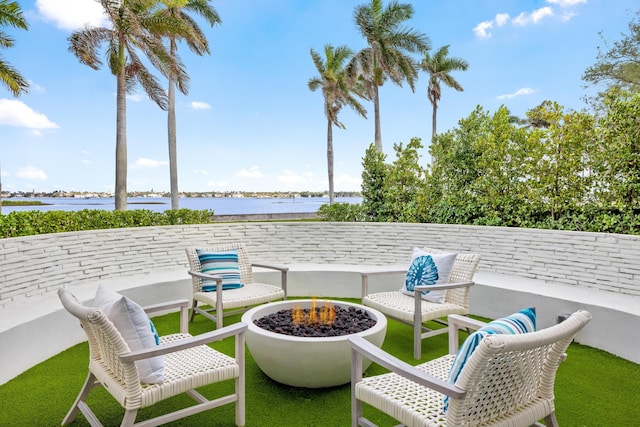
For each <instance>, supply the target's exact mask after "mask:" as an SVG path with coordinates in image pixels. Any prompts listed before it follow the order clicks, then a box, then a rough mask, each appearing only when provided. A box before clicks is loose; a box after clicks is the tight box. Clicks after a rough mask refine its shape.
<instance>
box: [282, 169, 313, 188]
mask: <svg viewBox="0 0 640 427" xmlns="http://www.w3.org/2000/svg"><path fill="white" fill-rule="evenodd" d="M282 173H283V175H279V176H276V180H277V181H279V182H282V183H283V184H286V185H288V186H292V185H294V184H301V183H309V182H311V180H312V179H313V174H312V173H311V172H307V173H304V174H298V173H295V172H293V171H290V170H284V171H282Z"/></svg>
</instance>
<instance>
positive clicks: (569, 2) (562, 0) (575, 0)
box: [547, 0, 587, 7]
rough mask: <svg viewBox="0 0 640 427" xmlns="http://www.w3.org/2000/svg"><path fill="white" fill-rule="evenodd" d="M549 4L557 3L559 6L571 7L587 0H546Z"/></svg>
mask: <svg viewBox="0 0 640 427" xmlns="http://www.w3.org/2000/svg"><path fill="white" fill-rule="evenodd" d="M547 3H549V4H557V5H558V6H560V7H572V6H575V5H577V4H586V3H587V0H547Z"/></svg>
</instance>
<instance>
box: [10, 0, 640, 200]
mask: <svg viewBox="0 0 640 427" xmlns="http://www.w3.org/2000/svg"><path fill="white" fill-rule="evenodd" d="M366 1H367V0H214V1H212V2H211V4H212V5H213V6H214V7H215V8H216V10H217V11H218V13H219V14H220V16H221V18H222V21H223V22H222V25H220V26H217V27H215V28H206V30H205V31H206V33H207V35H208V39H209V42H210V45H211V50H212V54H211V55H210V56H204V57H199V56H196V55H194V54H192V53H191V52H190V51H189V50H188V49H187V48H186V47H184V46H183V47H182V49H181V50H180V52H181V55H182V59H183V61H184V62H185V64H186V66H187V70H188V72H189V74H190V76H191V85H190V92H189V94H188V95H186V96H184V95H181V94H179V95H178V98H177V102H176V114H177V123H178V171H179V188H180V190H182V191H202V192H209V191H304V190H310V191H325V190H327V189H328V184H327V182H328V179H327V160H326V118H325V117H324V113H323V99H322V95H321V92H318V91H317V92H311V91H310V90H309V89H308V87H307V82H308V80H309V78H310V77H313V76H315V75H316V70H315V67H314V65H313V63H312V61H311V57H310V55H309V49H310V48H314V49H315V50H316V51H319V52H322V51H323V47H324V45H325V44H327V43H330V44H333V45H334V46H338V45H347V46H349V47H350V48H351V49H352V50H354V51H357V50H360V49H362V48H363V47H365V41H364V39H363V38H362V37H361V35H360V33H359V31H358V30H357V28H356V27H355V24H354V22H353V11H354V9H355V8H356V6H358V5H360V4H363V3H366ZM405 2H407V1H406V0H405ZM408 2H409V3H412V4H413V6H414V9H415V14H414V17H413V19H412V20H411V21H409V25H410V26H412V27H414V28H415V29H417V30H419V31H422V32H423V33H425V34H426V35H427V36H428V37H429V38H430V40H431V44H432V48H433V49H432V51H435V50H436V49H437V48H439V47H440V46H442V45H446V44H449V45H450V50H449V52H450V55H452V56H457V57H461V58H463V59H465V60H467V61H468V62H469V69H468V70H467V71H466V72H457V73H456V74H455V77H456V78H457V79H458V81H459V82H460V84H461V85H462V86H463V88H464V91H463V92H456V91H454V90H453V89H449V88H444V89H443V95H442V100H441V102H440V104H439V110H438V131H440V132H443V131H446V130H448V129H451V128H453V127H455V126H456V124H457V122H458V120H460V119H461V118H464V117H467V116H468V115H469V114H470V113H471V111H473V109H474V108H475V107H476V106H477V105H481V106H482V107H484V108H485V109H487V110H488V111H491V112H493V111H495V110H496V109H497V108H498V107H500V106H501V105H506V106H507V107H508V108H509V109H510V110H511V112H512V113H513V114H516V115H519V116H524V114H525V112H526V111H527V110H529V109H531V108H533V107H535V106H537V105H539V104H540V103H541V102H542V101H544V100H553V101H557V102H558V103H560V104H561V105H563V106H564V107H565V108H567V109H574V110H580V109H582V108H584V107H585V104H584V103H583V101H582V98H583V97H584V95H586V94H588V93H590V92H588V91H587V90H585V89H584V88H583V87H582V86H583V82H582V80H581V76H582V74H583V73H584V71H585V69H586V68H587V67H588V66H590V65H592V64H594V62H595V61H596V54H597V47H598V46H602V45H603V42H602V39H601V38H600V36H599V35H598V33H599V32H602V33H603V34H604V36H605V38H606V39H607V40H609V41H615V40H619V39H620V38H621V33H625V32H627V28H628V27H627V24H628V23H629V21H631V19H632V18H633V17H634V14H635V12H636V11H637V10H638V9H640V8H638V6H639V5H638V3H637V0H546V1H545V0H521V1H520V0H519V1H514V0H511V1H507V0H428V1H427V0H422V1H417V0H415V1H408ZM19 3H20V5H21V7H22V10H23V12H24V14H25V17H26V18H27V20H28V22H29V25H30V28H29V31H27V32H25V31H14V30H12V29H9V32H10V34H12V36H13V38H14V39H15V40H16V46H15V47H13V48H10V49H3V50H2V51H0V54H1V55H2V56H3V58H4V59H5V60H6V61H8V62H10V63H11V64H12V65H13V66H15V67H16V68H17V69H18V70H19V71H20V72H21V73H22V75H23V76H24V77H25V78H26V79H27V80H28V81H29V82H30V84H31V90H30V92H29V93H28V94H27V95H23V96H21V97H19V98H14V97H12V96H11V94H10V93H9V92H8V91H7V90H6V88H4V87H0V167H1V169H2V172H1V173H2V188H3V190H5V191H30V190H32V189H35V190H36V191H53V190H66V191H113V188H114V179H115V178H114V171H115V166H114V160H115V107H116V106H115V102H116V97H115V83H116V82H115V78H114V77H113V76H112V75H111V74H110V73H109V71H108V70H107V69H106V68H104V67H103V68H101V69H100V70H98V71H94V70H92V69H90V68H89V67H87V66H85V65H82V64H80V62H79V61H78V60H77V59H76V58H75V56H73V54H72V53H70V52H69V51H68V40H67V38H68V36H69V35H70V34H71V33H72V32H73V31H74V30H75V29H77V28H79V27H81V26H82V25H83V23H85V22H90V23H92V24H94V25H100V24H101V19H102V17H101V13H100V8H99V3H97V2H94V1H93V0H36V1H26V0H19ZM385 4H386V2H385ZM5 30H7V29H5ZM156 75H158V76H159V77H161V76H160V75H159V74H156ZM426 86H427V77H426V75H425V74H424V73H423V74H422V75H421V77H420V79H419V81H418V83H417V86H416V91H415V93H414V92H412V91H411V90H410V88H409V87H408V86H407V85H404V87H398V86H394V85H393V84H392V83H390V82H388V83H386V84H385V85H384V86H383V88H382V90H381V93H380V99H381V101H380V102H381V129H382V141H383V148H384V152H385V153H386V154H387V155H388V160H389V161H391V160H392V159H393V158H394V154H393V144H394V143H398V142H403V143H405V144H406V143H407V142H408V141H409V140H410V139H411V138H412V137H419V138H422V141H423V144H424V145H425V149H424V150H423V152H422V153H421V154H422V156H423V157H422V160H423V162H424V164H425V165H426V164H428V162H429V157H428V152H427V148H426V146H428V143H429V140H430V136H431V106H430V104H429V101H428V99H427V96H426ZM591 91H592V90H591ZM364 106H365V108H366V109H367V111H368V113H369V118H368V119H367V120H365V119H362V118H360V117H359V116H357V115H356V114H355V113H353V112H352V111H351V110H349V109H343V111H342V113H341V116H340V117H341V120H342V122H343V123H344V124H345V125H346V127H347V129H346V130H340V129H334V133H333V135H334V136H333V141H334V150H335V157H334V158H335V172H334V179H335V189H336V190H337V191H348V190H359V189H360V184H361V179H360V176H361V172H362V165H361V162H362V157H363V155H364V153H365V150H366V148H367V147H368V146H369V144H371V143H372V142H373V136H374V122H373V105H372V104H371V103H368V102H365V103H364ZM127 139H128V165H129V166H128V190H129V191H147V190H154V191H167V190H168V189H169V167H168V150H167V136H166V112H164V111H162V110H160V109H159V108H158V107H157V106H156V105H155V104H154V103H153V102H152V101H150V100H149V99H148V98H147V97H146V95H145V94H144V93H143V92H142V90H140V91H138V93H137V94H136V95H132V96H130V97H129V98H128V102H127Z"/></svg>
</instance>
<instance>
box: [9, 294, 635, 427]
mask: <svg viewBox="0 0 640 427" xmlns="http://www.w3.org/2000/svg"><path fill="white" fill-rule="evenodd" d="M350 301H354V302H356V300H350ZM239 320H240V316H239V315H238V316H233V317H228V318H227V319H226V320H225V322H226V323H227V324H228V323H231V322H236V321H239ZM153 321H154V324H155V326H156V328H157V329H158V331H159V333H160V334H161V335H163V334H168V333H173V332H177V329H178V316H177V314H169V315H165V316H161V317H156V318H154V319H153ZM212 328H213V323H212V322H211V321H209V320H207V319H205V318H204V317H202V316H197V317H196V320H195V321H194V322H193V323H192V324H191V325H190V332H191V333H192V334H193V335H196V334H199V333H203V332H207V331H209V330H211V329H212ZM213 347H215V348H217V349H219V350H220V351H223V352H225V353H227V354H233V341H232V340H225V341H222V342H218V343H215V344H214V345H213ZM383 349H385V350H386V351H388V352H390V353H392V354H393V355H395V356H397V357H399V358H401V359H403V360H405V361H407V362H409V363H411V364H417V363H420V362H422V361H427V360H430V359H433V358H435V357H439V356H441V355H443V354H445V353H446V351H447V337H446V335H440V336H436V337H432V338H429V339H427V340H425V341H424V342H423V358H422V360H421V361H416V360H414V359H413V354H412V353H413V345H412V329H411V328H410V327H409V326H406V325H403V324H400V323H398V322H395V321H393V320H389V322H388V328H387V335H386V338H385V342H384V345H383ZM246 354H247V357H246V399H247V401H246V416H247V426H256V427H258V426H264V427H273V426H292V427H295V426H300V427H312V426H318V427H334V426H336V427H337V426H349V425H350V422H351V421H350V404H351V403H350V399H351V397H350V393H351V390H350V386H349V384H346V385H344V386H339V387H331V388H326V389H304V388H296V387H289V386H285V385H282V384H279V383H276V382H275V381H272V380H271V379H269V378H268V377H267V376H265V375H264V374H263V373H262V372H261V371H260V369H259V368H258V367H257V365H256V364H255V362H254V361H253V359H252V357H251V354H250V353H249V352H247V353H246ZM88 358H89V353H88V346H87V344H86V343H82V344H79V345H76V346H74V347H72V348H70V349H68V350H66V351H64V352H62V353H60V354H59V355H57V356H55V357H53V358H51V359H49V360H47V361H45V362H43V363H41V364H39V365H37V366H35V367H33V368H31V369H30V370H28V371H26V372H24V373H23V374H21V375H20V376H18V377H17V378H15V379H13V380H11V381H9V382H8V383H6V384H4V385H2V386H0V402H2V405H1V407H2V410H0V426H54V425H60V422H61V421H62V419H63V418H64V416H65V414H66V412H67V410H68V409H69V408H70V406H71V405H72V403H73V401H74V399H75V398H76V396H77V393H78V392H79V391H80V388H81V387H82V384H83V382H84V380H85V377H86V375H87V366H88ZM382 372H383V370H382V369H381V368H380V367H378V366H375V365H373V366H371V367H370V368H369V369H368V371H367V374H368V375H375V374H378V373H382ZM232 389H233V383H231V382H227V383H223V384H217V385H213V386H208V387H204V388H202V389H201V390H200V391H201V392H202V393H203V394H205V396H207V397H209V398H211V397H213V396H216V395H217V394H226V393H230V392H231V390H232ZM192 402H193V401H192V400H191V399H190V398H189V397H186V396H178V397H175V398H172V399H168V400H165V401H163V402H162V403H160V404H158V405H155V406H154V407H151V408H145V409H144V410H142V411H140V413H139V415H138V420H142V419H146V418H151V417H154V416H157V415H161V414H162V413H165V412H171V411H174V410H176V409H178V408H180V407H185V406H188V405H190V404H191V403H192ZM88 403H89V406H90V407H92V409H93V410H94V412H95V413H96V415H97V416H98V418H99V419H100V420H101V421H102V423H103V424H104V425H105V426H115V425H119V424H120V421H121V419H122V415H123V413H124V411H123V409H122V408H121V407H120V405H119V404H118V403H116V402H115V400H113V399H112V398H111V397H110V396H109V395H108V394H107V393H106V392H105V391H104V390H103V389H101V388H96V389H94V390H93V391H92V392H91V394H90V395H89V400H88ZM364 410H365V416H367V418H369V419H371V420H372V421H374V422H376V423H378V424H379V425H381V426H391V425H396V424H397V422H395V421H394V420H392V419H391V418H389V417H387V416H386V415H384V414H382V413H380V412H378V411H376V410H375V409H373V408H370V407H367V406H365V409H364ZM556 415H557V418H558V422H559V424H560V425H561V426H563V427H572V426H594V427H595V426H633V425H640V365H637V364H635V363H632V362H629V361H626V360H624V359H621V358H618V357H615V356H613V355H611V354H608V353H606V352H603V351H600V350H597V349H593V348H590V347H586V346H582V345H579V344H572V345H571V346H570V348H569V350H568V358H567V360H566V361H565V362H564V363H562V365H561V366H560V370H559V371H558V375H557V381H556ZM73 425H77V426H84V425H88V424H87V422H86V420H85V419H84V416H83V415H82V414H80V415H78V418H77V419H76V421H75V423H74V424H73ZM171 425H174V426H213V427H215V426H233V425H235V424H234V406H233V405H225V406H223V407H221V408H216V409H213V410H211V411H206V412H204V413H201V414H197V415H194V416H192V417H188V418H185V419H182V420H179V421H177V422H174V423H172V424H171Z"/></svg>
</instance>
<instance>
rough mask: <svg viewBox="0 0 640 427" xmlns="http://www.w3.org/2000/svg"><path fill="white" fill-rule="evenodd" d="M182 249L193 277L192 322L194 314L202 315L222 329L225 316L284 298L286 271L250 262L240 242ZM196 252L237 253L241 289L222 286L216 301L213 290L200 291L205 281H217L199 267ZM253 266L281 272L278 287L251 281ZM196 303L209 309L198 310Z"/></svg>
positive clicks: (243, 245)
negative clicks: (184, 251) (219, 296)
mask: <svg viewBox="0 0 640 427" xmlns="http://www.w3.org/2000/svg"><path fill="white" fill-rule="evenodd" d="M185 250H186V253H187V258H188V260H189V274H191V276H192V278H191V279H192V281H191V283H192V289H193V298H192V300H193V306H192V310H191V321H193V319H194V316H195V315H196V314H202V315H204V316H205V317H207V318H208V319H209V320H212V321H214V322H216V326H217V327H218V328H222V326H223V321H224V316H228V315H232V314H237V313H241V312H243V311H246V310H248V309H249V307H251V306H254V305H259V304H265V303H268V302H271V301H277V300H285V299H287V272H288V271H289V268H288V267H286V266H283V265H275V264H271V263H264V262H260V263H253V262H251V261H250V259H249V253H248V251H247V248H246V246H245V244H244V243H242V242H232V243H221V244H217V245H209V246H208V247H200V248H196V247H188V248H186V249H185ZM199 251H204V252H213V253H218V252H230V251H232V252H236V253H237V254H238V270H239V273H240V283H242V284H243V286H242V287H241V288H238V289H224V286H223V287H222V290H220V289H218V291H220V293H221V295H222V297H221V298H218V292H216V291H212V292H203V291H202V287H203V284H204V281H206V280H208V281H212V280H216V279H214V278H213V277H214V276H215V275H213V274H211V271H207V273H203V272H202V265H201V264H200V258H199V255H198V252H199ZM253 267H260V268H266V269H270V270H277V271H280V286H276V285H269V284H265V283H259V282H255V281H254V280H253ZM221 278H222V276H218V279H217V280H221ZM219 283H222V282H219ZM218 299H220V301H218ZM198 303H202V304H203V305H204V306H209V307H208V308H200V307H198Z"/></svg>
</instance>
